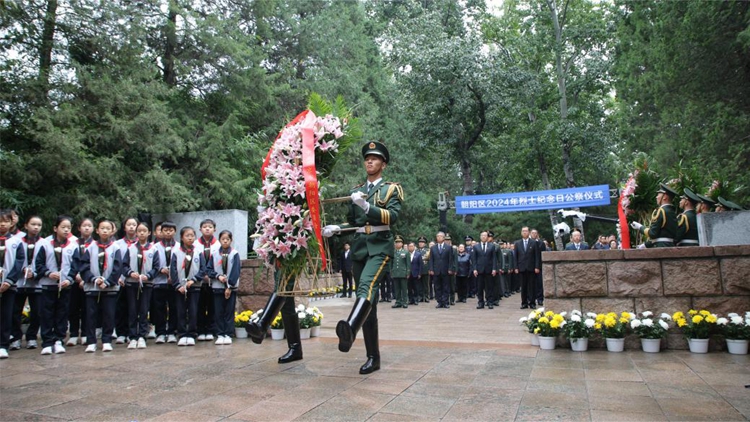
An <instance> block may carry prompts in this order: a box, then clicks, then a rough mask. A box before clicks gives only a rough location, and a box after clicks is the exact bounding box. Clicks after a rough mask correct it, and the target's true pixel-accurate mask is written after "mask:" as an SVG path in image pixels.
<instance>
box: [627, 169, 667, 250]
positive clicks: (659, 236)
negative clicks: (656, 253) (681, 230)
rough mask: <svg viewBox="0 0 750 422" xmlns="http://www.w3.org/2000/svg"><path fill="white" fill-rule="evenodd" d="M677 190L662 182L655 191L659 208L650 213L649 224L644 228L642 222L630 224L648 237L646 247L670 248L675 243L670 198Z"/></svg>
mask: <svg viewBox="0 0 750 422" xmlns="http://www.w3.org/2000/svg"><path fill="white" fill-rule="evenodd" d="M675 196H677V192H675V191H674V190H672V189H671V188H670V187H669V186H667V185H665V184H664V183H661V184H660V189H659V190H658V191H657V192H656V204H657V205H659V208H657V209H655V210H654V212H653V213H652V214H651V225H650V226H649V227H648V228H645V227H644V226H643V224H641V223H639V222H637V221H634V222H632V223H631V224H630V225H631V227H633V228H634V229H636V230H638V231H640V232H641V233H643V234H644V235H646V237H647V238H648V241H647V242H646V247H647V248H670V247H673V246H674V245H675V243H674V238H675V236H676V235H677V215H676V213H675V207H674V205H672V200H673V199H674V197H675Z"/></svg>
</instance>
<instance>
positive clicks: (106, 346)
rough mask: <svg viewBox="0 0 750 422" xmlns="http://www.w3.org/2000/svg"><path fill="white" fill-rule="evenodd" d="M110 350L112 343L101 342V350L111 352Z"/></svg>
mask: <svg viewBox="0 0 750 422" xmlns="http://www.w3.org/2000/svg"><path fill="white" fill-rule="evenodd" d="M111 351H112V343H104V344H102V352H111Z"/></svg>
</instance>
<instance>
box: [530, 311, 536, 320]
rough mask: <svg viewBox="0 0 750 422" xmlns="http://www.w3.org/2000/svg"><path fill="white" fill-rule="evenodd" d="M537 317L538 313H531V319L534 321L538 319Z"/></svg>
mask: <svg viewBox="0 0 750 422" xmlns="http://www.w3.org/2000/svg"><path fill="white" fill-rule="evenodd" d="M536 316H537V313H536V312H531V313H530V314H529V319H534V318H536Z"/></svg>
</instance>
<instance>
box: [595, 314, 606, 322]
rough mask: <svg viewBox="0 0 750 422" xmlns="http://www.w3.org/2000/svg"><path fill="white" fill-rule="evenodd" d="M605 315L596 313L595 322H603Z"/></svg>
mask: <svg viewBox="0 0 750 422" xmlns="http://www.w3.org/2000/svg"><path fill="white" fill-rule="evenodd" d="M604 318H606V316H605V315H604V314H596V322H603V321H604Z"/></svg>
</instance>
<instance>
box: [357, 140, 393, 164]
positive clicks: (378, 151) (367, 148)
mask: <svg viewBox="0 0 750 422" xmlns="http://www.w3.org/2000/svg"><path fill="white" fill-rule="evenodd" d="M368 155H379V156H381V157H383V160H384V161H385V162H386V164H388V162H389V161H391V155H390V154H389V153H388V148H386V146H385V145H384V144H383V143H382V142H377V141H370V142H367V143H366V144H364V145H363V146H362V158H365V157H367V156H368Z"/></svg>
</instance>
